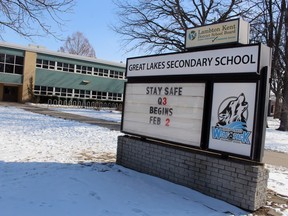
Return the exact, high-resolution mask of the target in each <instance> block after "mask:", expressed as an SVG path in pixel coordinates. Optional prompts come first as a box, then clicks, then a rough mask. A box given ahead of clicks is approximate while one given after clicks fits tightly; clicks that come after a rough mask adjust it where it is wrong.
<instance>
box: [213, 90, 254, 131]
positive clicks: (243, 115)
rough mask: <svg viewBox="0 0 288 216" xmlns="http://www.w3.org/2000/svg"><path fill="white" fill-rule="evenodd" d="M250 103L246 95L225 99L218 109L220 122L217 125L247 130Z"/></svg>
mask: <svg viewBox="0 0 288 216" xmlns="http://www.w3.org/2000/svg"><path fill="white" fill-rule="evenodd" d="M247 109H248V103H247V101H246V98H245V95H244V94H243V93H241V94H240V95H239V96H238V97H232V98H231V97H230V98H227V99H225V100H224V101H223V102H222V104H221V105H220V107H219V110H218V122H217V124H216V126H222V127H227V126H228V127H232V128H234V129H236V128H235V127H237V128H238V129H244V130H246V121H247V118H248V110H247ZM236 124H237V126H236Z"/></svg>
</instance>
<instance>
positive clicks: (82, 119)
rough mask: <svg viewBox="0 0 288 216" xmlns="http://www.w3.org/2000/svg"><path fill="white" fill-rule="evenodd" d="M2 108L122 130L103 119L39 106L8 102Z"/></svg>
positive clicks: (2, 103)
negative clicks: (10, 107) (22, 110)
mask: <svg viewBox="0 0 288 216" xmlns="http://www.w3.org/2000/svg"><path fill="white" fill-rule="evenodd" d="M0 106H15V107H19V108H21V109H24V110H26V111H29V112H34V113H38V114H42V115H48V116H52V117H56V118H62V119H68V120H73V121H79V122H83V123H88V124H92V125H98V126H101V127H105V128H108V129H110V130H118V131H119V130H120V123H119V122H111V121H107V120H102V119H96V118H91V117H86V116H80V115H75V114H71V113H64V112H58V111H55V110H52V109H48V108H45V107H38V106H33V105H30V104H20V103H8V102H7V103H6V102H0Z"/></svg>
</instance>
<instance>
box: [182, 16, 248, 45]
mask: <svg viewBox="0 0 288 216" xmlns="http://www.w3.org/2000/svg"><path fill="white" fill-rule="evenodd" d="M249 28H250V27H249V23H248V22H246V21H244V20H242V19H235V20H230V21H227V22H222V23H217V24H210V25H205V26H201V27H195V28H190V29H187V31H186V36H185V47H186V48H195V47H200V46H208V45H219V44H229V43H238V44H248V43H249V31H250V30H249Z"/></svg>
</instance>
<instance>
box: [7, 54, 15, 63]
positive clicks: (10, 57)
mask: <svg viewBox="0 0 288 216" xmlns="http://www.w3.org/2000/svg"><path fill="white" fill-rule="evenodd" d="M14 59H15V56H13V55H7V54H6V63H9V64H14Z"/></svg>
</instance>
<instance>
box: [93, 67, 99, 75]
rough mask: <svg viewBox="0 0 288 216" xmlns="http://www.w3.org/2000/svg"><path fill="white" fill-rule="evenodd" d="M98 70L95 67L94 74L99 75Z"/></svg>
mask: <svg viewBox="0 0 288 216" xmlns="http://www.w3.org/2000/svg"><path fill="white" fill-rule="evenodd" d="M98 70H99V69H98V68H94V71H93V75H95V76H98V75H99V72H98Z"/></svg>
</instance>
